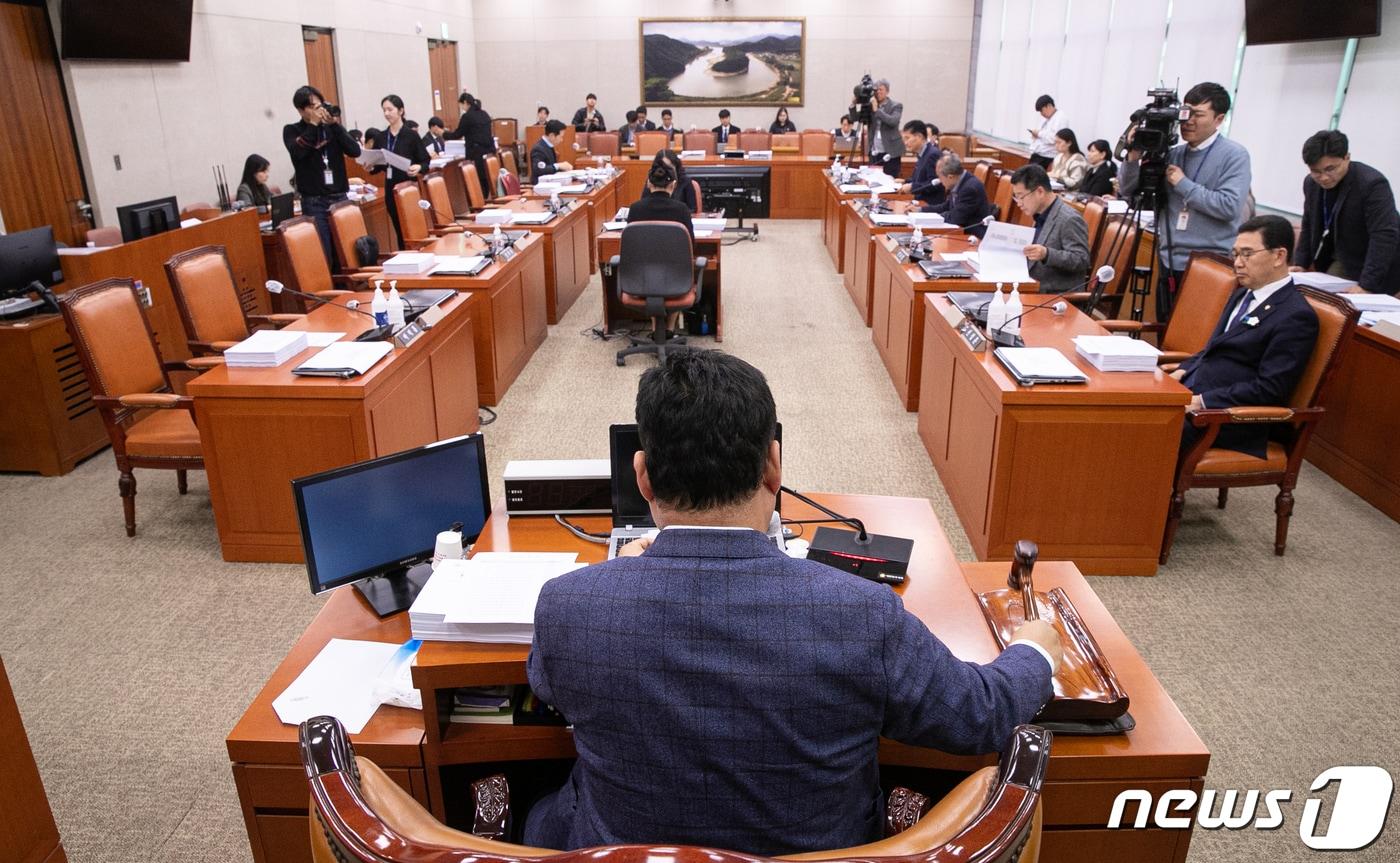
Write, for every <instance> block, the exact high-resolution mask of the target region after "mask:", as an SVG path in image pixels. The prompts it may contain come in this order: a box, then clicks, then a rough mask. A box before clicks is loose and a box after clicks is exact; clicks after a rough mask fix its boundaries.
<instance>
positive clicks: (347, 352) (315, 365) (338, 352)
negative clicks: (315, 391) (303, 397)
mask: <svg viewBox="0 0 1400 863" xmlns="http://www.w3.org/2000/svg"><path fill="white" fill-rule="evenodd" d="M393 349H394V346H393V345H391V344H389V343H388V342H336V343H335V344H333V345H330V346H329V347H325V348H322V349H321V352H320V353H318V354H316V355H315V356H313V357H312V358H311V359H309V360H307V361H306V362H304V363H302V364H301V365H300V366H298V368H305V369H319V370H334V369H354V370H355V371H357V372H359V373H360V374H364V373H365V372H367V371H369V368H370V366H372V365H374V364H375V363H377V362H379V361H380V360H382V359H384V357H385V356H386V355H387V354H388V353H389V352H390V351H392V350H393Z"/></svg>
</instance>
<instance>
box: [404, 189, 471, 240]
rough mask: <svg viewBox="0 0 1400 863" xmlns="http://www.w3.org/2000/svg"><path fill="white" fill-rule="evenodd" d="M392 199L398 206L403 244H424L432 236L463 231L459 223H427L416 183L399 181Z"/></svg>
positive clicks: (425, 211)
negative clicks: (442, 225)
mask: <svg viewBox="0 0 1400 863" xmlns="http://www.w3.org/2000/svg"><path fill="white" fill-rule="evenodd" d="M394 201H395V202H396V203H397V204H398V207H399V235H400V236H402V237H403V243H404V246H406V247H408V248H420V247H422V246H425V245H427V244H428V243H429V242H431V241H432V239H433V237H434V236H440V235H442V234H459V233H461V232H462V231H463V228H462V226H461V225H447V226H445V227H442V228H436V227H433V226H431V225H430V224H429V223H428V212H429V211H428V210H425V209H423V208H422V206H421V204H422V203H425V202H424V201H423V196H422V195H421V194H420V193H419V192H418V184H417V183H399V184H398V185H397V186H395V187H394ZM429 209H431V205H430V206H429Z"/></svg>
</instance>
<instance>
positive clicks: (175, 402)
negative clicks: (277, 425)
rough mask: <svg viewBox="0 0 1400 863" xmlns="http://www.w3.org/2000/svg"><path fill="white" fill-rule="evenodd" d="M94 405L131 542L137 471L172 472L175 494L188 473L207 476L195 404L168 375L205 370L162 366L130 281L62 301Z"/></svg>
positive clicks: (100, 285)
mask: <svg viewBox="0 0 1400 863" xmlns="http://www.w3.org/2000/svg"><path fill="white" fill-rule="evenodd" d="M59 308H60V309H61V310H62V312H63V323H64V324H65V325H66V326H67V327H68V334H69V336H70V337H71V338H72V339H73V347H74V348H76V349H77V353H78V360H79V361H80V362H81V363H82V366H83V374H84V375H86V376H87V381H88V387H90V388H91V390H92V402H93V404H95V405H96V406H97V410H98V413H100V414H101V415H102V424H103V425H104V426H106V427H107V436H108V437H109V438H111V441H112V455H113V456H114V457H115V458H116V460H117V471H118V473H119V478H118V480H117V488H118V490H119V491H120V493H121V499H122V513H123V515H124V517H125V520H126V535H127V536H135V535H136V475H135V474H134V473H132V471H133V470H134V469H135V468H138V467H140V468H155V469H159V470H173V471H175V478H176V482H177V484H178V488H179V490H180V494H185V493H186V492H187V491H188V490H189V486H188V481H187V477H188V474H187V472H188V471H190V470H204V450H203V448H202V447H201V446H200V440H199V429H197V428H196V427H195V424H194V399H191V398H190V397H189V396H182V395H177V394H176V393H175V389H174V387H172V386H171V385H170V372H171V371H178V370H184V369H190V368H196V369H198V368H202V367H207V364H204V365H201V364H200V363H198V362H197V361H196V362H191V363H183V362H166V361H165V360H164V359H163V358H162V357H161V355H160V347H159V346H158V345H157V344H156V337H155V334H154V333H153V332H152V331H151V323H150V321H149V320H148V319H147V318H146V311H145V309H144V308H142V306H141V299H140V297H139V296H138V295H137V293H136V283H135V282H133V281H132V280H131V279H103V280H102V281H100V282H95V283H93V284H91V285H85V286H83V287H81V288H78V289H76V290H72V291H69V292H68V293H66V294H64V295H62V297H60V298H59Z"/></svg>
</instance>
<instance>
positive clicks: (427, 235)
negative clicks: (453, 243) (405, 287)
mask: <svg viewBox="0 0 1400 863" xmlns="http://www.w3.org/2000/svg"><path fill="white" fill-rule="evenodd" d="M487 161H488V162H491V161H496V159H495V157H488V158H487ZM497 164H499V162H497ZM394 202H395V203H396V204H398V208H399V235H400V236H401V237H403V244H404V246H405V247H406V248H409V249H417V248H422V247H423V246H426V245H427V244H428V243H431V242H432V241H433V240H434V239H436V238H437V237H439V236H442V235H443V234H460V233H461V232H462V230H463V228H462V226H461V225H448V226H447V227H443V228H435V227H433V226H432V225H431V224H430V223H429V221H428V213H429V210H430V209H431V207H432V205H431V204H428V202H427V201H425V200H423V196H422V195H421V194H419V192H418V184H417V183H399V184H398V185H397V186H395V187H394ZM425 205H426V208H425Z"/></svg>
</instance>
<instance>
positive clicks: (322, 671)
mask: <svg viewBox="0 0 1400 863" xmlns="http://www.w3.org/2000/svg"><path fill="white" fill-rule="evenodd" d="M418 647H419V642H418V641H406V642H404V643H403V644H385V643H383V642H379V641H350V640H347V639H343V638H332V639H331V640H330V642H329V643H328V644H327V645H326V646H325V647H323V648H321V652H320V653H318V654H316V658H315V659H313V660H311V664H310V665H308V666H306V670H305V671H303V672H302V673H301V674H299V675H297V679H296V680H293V681H292V684H291V685H290V686H288V687H287V688H286V689H284V690H282V694H281V695H279V696H277V698H276V699H275V700H273V702H272V709H273V710H274V711H276V713H277V718H278V719H280V720H282V722H283V723H285V724H287V725H300V724H301V723H303V722H305V721H306V720H308V719H310V718H311V717H313V716H334V717H335V718H336V719H339V720H340V721H341V723H342V724H344V725H345V730H346V731H348V732H350V733H351V734H359V733H360V732H361V731H363V730H364V728H365V724H366V723H368V722H369V720H370V717H371V716H373V715H374V712H375V711H376V710H378V709H379V705H381V704H393V705H395V706H398V707H408V708H412V709H414V710H421V709H423V702H422V696H421V695H420V694H419V692H418V690H417V689H414V688H413V681H412V679H411V675H412V671H411V670H410V669H411V668H412V667H413V657H414V656H416V655H417V654H418Z"/></svg>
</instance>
